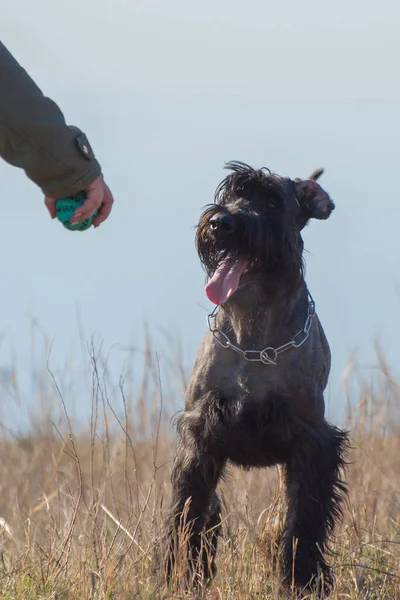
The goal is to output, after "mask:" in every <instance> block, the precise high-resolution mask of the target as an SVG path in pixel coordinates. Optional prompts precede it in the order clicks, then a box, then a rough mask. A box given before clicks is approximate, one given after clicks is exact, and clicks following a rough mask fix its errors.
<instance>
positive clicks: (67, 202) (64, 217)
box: [56, 192, 99, 231]
mask: <svg viewBox="0 0 400 600" xmlns="http://www.w3.org/2000/svg"><path fill="white" fill-rule="evenodd" d="M85 200H86V193H85V192H78V194H75V195H74V196H68V197H67V198H61V199H60V200H57V202H56V213H57V219H58V220H59V221H60V222H61V223H62V224H63V225H64V227H65V228H66V229H69V230H70V231H85V230H86V229H89V227H91V225H92V223H93V219H94V218H95V217H96V216H97V215H98V214H99V211H96V212H95V213H94V215H93V216H91V217H89V218H88V219H85V221H82V222H81V223H74V224H72V223H71V219H72V217H73V215H74V212H75V211H76V209H77V208H78V206H82V204H83V203H84V202H85Z"/></svg>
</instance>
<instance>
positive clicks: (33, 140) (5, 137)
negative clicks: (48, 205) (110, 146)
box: [0, 42, 101, 198]
mask: <svg viewBox="0 0 400 600" xmlns="http://www.w3.org/2000/svg"><path fill="white" fill-rule="evenodd" d="M0 156H1V157H2V158H3V159H4V160H5V161H7V162H8V163H10V164H11V165H14V166H16V167H20V168H21V169H23V170H24V171H25V173H26V174H27V176H28V177H29V178H30V179H31V180H32V181H34V182H35V183H36V184H37V185H38V186H39V187H40V188H41V189H42V191H43V193H44V194H45V195H46V196H49V197H51V198H62V197H65V196H68V195H70V194H75V193H77V192H78V191H80V190H82V189H83V188H85V187H86V186H87V185H89V184H90V183H92V182H93V181H94V180H95V179H96V178H97V177H98V176H99V175H100V173H101V169H100V165H99V163H98V162H97V160H96V159H95V157H94V154H93V151H92V149H91V147H90V144H89V142H88V140H87V138H86V136H85V134H83V133H82V132H81V131H80V130H79V129H77V128H76V127H69V126H67V125H66V123H65V120H64V116H63V114H62V112H61V111H60V109H59V108H58V106H57V105H56V104H55V103H54V102H53V101H52V100H50V98H46V97H45V96H43V94H42V92H41V91H40V89H39V88H38V87H37V85H36V84H35V83H34V82H33V81H32V79H31V78H30V77H29V75H28V74H27V73H26V71H24V69H22V67H21V66H20V65H19V64H18V63H17V61H16V60H15V59H14V58H13V56H12V55H11V54H10V53H9V51H8V50H7V49H6V48H5V46H4V45H3V44H2V43H1V42H0Z"/></svg>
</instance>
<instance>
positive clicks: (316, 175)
mask: <svg viewBox="0 0 400 600" xmlns="http://www.w3.org/2000/svg"><path fill="white" fill-rule="evenodd" d="M323 172H324V169H323V168H320V169H315V171H313V173H312V174H311V176H310V177H309V179H311V181H317V179H319V178H320V177H321V175H322V173H323Z"/></svg>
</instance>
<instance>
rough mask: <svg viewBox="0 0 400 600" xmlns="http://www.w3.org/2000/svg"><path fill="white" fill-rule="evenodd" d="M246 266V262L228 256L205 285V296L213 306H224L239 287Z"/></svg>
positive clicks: (243, 259)
mask: <svg viewBox="0 0 400 600" xmlns="http://www.w3.org/2000/svg"><path fill="white" fill-rule="evenodd" d="M247 265H248V260H246V259H245V258H238V257H235V256H233V255H231V254H228V256H227V257H226V258H224V259H223V260H222V261H221V262H220V264H219V265H218V267H217V269H216V270H215V272H214V274H213V275H212V277H211V278H210V280H209V282H208V283H207V285H206V294H207V297H208V299H209V300H211V302H213V303H214V304H224V302H226V301H227V300H228V298H229V297H230V296H232V294H234V293H235V292H236V290H237V289H238V287H239V283H240V278H241V276H242V275H243V272H244V270H245V269H246V267H247Z"/></svg>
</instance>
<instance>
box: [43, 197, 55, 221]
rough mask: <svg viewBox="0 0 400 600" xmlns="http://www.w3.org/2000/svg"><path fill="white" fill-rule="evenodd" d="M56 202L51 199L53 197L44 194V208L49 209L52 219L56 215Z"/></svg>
mask: <svg viewBox="0 0 400 600" xmlns="http://www.w3.org/2000/svg"><path fill="white" fill-rule="evenodd" d="M56 202H57V200H53V198H49V197H48V196H46V197H45V199H44V203H45V205H46V208H47V210H48V211H49V213H50V217H51V218H52V219H55V218H56V216H57V211H56Z"/></svg>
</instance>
